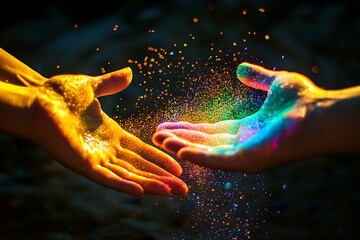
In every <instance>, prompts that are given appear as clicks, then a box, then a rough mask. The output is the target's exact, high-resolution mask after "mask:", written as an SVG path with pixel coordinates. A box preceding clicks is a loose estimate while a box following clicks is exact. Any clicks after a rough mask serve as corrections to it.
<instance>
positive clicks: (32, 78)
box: [0, 48, 46, 86]
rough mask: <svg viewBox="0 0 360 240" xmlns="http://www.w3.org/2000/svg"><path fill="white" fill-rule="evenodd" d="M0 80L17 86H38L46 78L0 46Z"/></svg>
mask: <svg viewBox="0 0 360 240" xmlns="http://www.w3.org/2000/svg"><path fill="white" fill-rule="evenodd" d="M0 81H1V82H7V83H12V84H15V85H19V86H39V85H42V84H43V83H44V82H45V81H46V78H44V77H43V76H42V75H40V74H39V73H38V72H36V71H34V70H33V69H31V68H30V67H28V66H27V65H26V64H24V63H22V62H21V61H19V60H18V59H16V58H15V57H13V56H12V55H10V54H9V53H7V52H6V51H4V50H3V49H2V48H0Z"/></svg>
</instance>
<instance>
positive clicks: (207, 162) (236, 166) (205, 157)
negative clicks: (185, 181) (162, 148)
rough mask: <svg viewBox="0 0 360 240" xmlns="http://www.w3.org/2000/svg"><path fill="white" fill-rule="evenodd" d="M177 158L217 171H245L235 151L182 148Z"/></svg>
mask: <svg viewBox="0 0 360 240" xmlns="http://www.w3.org/2000/svg"><path fill="white" fill-rule="evenodd" d="M177 156H178V157H179V158H180V159H182V160H185V161H188V162H192V163H194V164H197V165H200V166H204V167H208V168H212V169H217V170H244V169H245V168H244V167H243V162H242V161H241V159H239V158H237V157H236V156H237V155H236V154H234V151H233V150H227V149H223V150H215V151H209V150H208V149H201V148H194V147H185V148H182V149H181V150H180V151H179V152H178V153H177Z"/></svg>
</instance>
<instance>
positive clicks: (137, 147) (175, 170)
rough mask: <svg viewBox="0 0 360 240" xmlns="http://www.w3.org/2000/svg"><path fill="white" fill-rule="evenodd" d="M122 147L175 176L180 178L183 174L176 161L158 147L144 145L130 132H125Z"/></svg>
mask: <svg viewBox="0 0 360 240" xmlns="http://www.w3.org/2000/svg"><path fill="white" fill-rule="evenodd" d="M121 146H122V147H123V148H126V149H129V150H130V151H132V152H135V153H136V154H138V155H140V156H141V157H143V158H144V159H146V160H147V161H149V162H152V163H154V164H156V165H158V166H160V167H161V168H163V169H165V170H166V171H168V172H170V173H172V174H174V175H175V176H180V175H181V173H182V168H181V166H180V164H179V163H178V162H177V161H175V159H173V158H172V157H171V156H169V155H168V154H166V153H164V152H163V151H161V150H159V149H157V148H156V147H154V146H151V145H149V144H146V143H144V142H143V141H141V140H140V139H139V138H137V137H136V136H134V135H132V134H131V133H129V132H124V134H123V136H122V138H121Z"/></svg>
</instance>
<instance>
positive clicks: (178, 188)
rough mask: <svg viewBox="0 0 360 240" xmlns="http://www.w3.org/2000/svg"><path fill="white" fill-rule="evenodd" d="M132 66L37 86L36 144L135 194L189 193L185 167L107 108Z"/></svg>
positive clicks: (72, 165) (127, 79)
mask: <svg viewBox="0 0 360 240" xmlns="http://www.w3.org/2000/svg"><path fill="white" fill-rule="evenodd" d="M131 80H132V72H131V69H130V68H124V69H121V70H118V71H115V72H111V73H108V74H104V75H102V76H96V77H92V76H87V75H58V76H54V77H51V78H50V79H48V80H47V81H46V82H45V83H44V84H43V85H41V86H39V87H37V88H38V93H37V95H36V98H35V100H34V102H33V104H32V108H33V110H34V111H35V115H34V116H35V117H34V125H33V126H32V127H33V128H34V129H38V131H37V132H36V133H34V134H31V135H32V136H34V137H33V139H32V140H33V141H34V142H36V143H37V144H38V145H40V146H42V147H43V148H44V149H45V150H46V151H48V152H49V153H50V154H51V155H52V156H54V158H55V159H56V160H58V161H59V162H60V163H62V164H63V165H64V166H66V167H67V168H69V169H71V170H73V171H75V172H77V173H79V174H82V175H84V176H86V177H87V178H89V179H91V180H93V181H95V182H97V183H99V184H102V185H104V186H106V187H109V188H112V189H114V190H117V191H120V192H124V193H129V194H133V195H143V194H147V193H148V194H156V195H165V196H167V195H170V194H171V193H172V194H177V195H185V194H186V193H187V186H186V184H185V183H184V182H183V181H181V180H180V179H179V178H178V177H177V176H179V175H180V174H181V171H182V170H181V167H180V165H179V164H178V163H177V162H176V161H175V160H174V159H173V158H171V157H170V156H169V155H167V154H165V153H164V152H162V151H160V150H158V149H157V148H155V147H153V146H151V145H148V144H146V143H144V142H143V141H141V140H140V139H138V138H137V137H136V136H134V135H132V134H130V133H129V132H126V131H125V130H124V129H122V128H121V127H120V126H119V124H118V123H116V122H115V121H114V120H113V119H111V118H110V117H109V116H107V115H106V114H105V113H104V112H103V111H102V110H101V106H100V103H99V101H98V99H97V97H100V96H104V95H109V94H113V93H116V92H119V91H122V90H123V89H125V88H126V87H127V86H128V85H129V84H130V82H131Z"/></svg>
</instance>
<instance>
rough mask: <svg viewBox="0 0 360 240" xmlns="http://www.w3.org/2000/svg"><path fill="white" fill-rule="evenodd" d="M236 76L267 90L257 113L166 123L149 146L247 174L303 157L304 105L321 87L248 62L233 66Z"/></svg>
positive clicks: (305, 146) (161, 125)
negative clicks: (219, 119) (213, 119)
mask: <svg viewBox="0 0 360 240" xmlns="http://www.w3.org/2000/svg"><path fill="white" fill-rule="evenodd" d="M237 76H238V78H239V79H240V80H241V81H242V82H243V83H244V84H246V85H248V86H250V87H253V88H256V89H260V90H264V91H268V96H267V99H266V100H265V102H264V104H263V105H262V107H261V108H260V109H259V111H257V112H256V113H255V114H253V115H250V116H248V117H245V118H243V119H237V120H226V121H221V122H217V123H198V124H191V123H188V122H165V123H162V124H160V125H159V126H158V127H157V131H156V133H155V134H154V135H153V142H154V144H156V145H158V146H160V147H162V148H163V149H164V150H166V151H168V152H171V153H175V154H177V156H178V157H179V158H180V159H183V160H187V161H190V162H193V163H196V164H199V165H202V166H206V167H210V168H215V169H222V170H241V171H244V172H250V173H257V172H260V171H263V170H266V169H268V168H270V167H272V166H275V165H279V164H282V163H285V162H289V161H294V160H297V159H300V158H303V157H306V156H304V155H305V154H306V153H308V152H309V151H305V149H306V148H311V146H309V145H308V144H307V143H306V141H305V140H304V139H305V136H306V134H308V133H307V132H305V131H304V129H307V128H305V127H304V126H305V125H306V124H309V123H308V122H307V118H306V115H307V114H308V112H307V111H308V110H307V109H308V107H309V105H311V104H315V103H316V102H317V101H319V99H320V98H319V97H320V96H321V95H322V94H323V93H324V91H323V90H322V89H320V88H318V87H317V86H315V85H314V84H313V83H312V82H311V80H310V79H308V78H306V77H305V76H303V75H301V74H299V73H293V72H287V71H271V70H267V69H265V68H263V67H260V66H257V65H253V64H249V63H242V64H240V65H239V66H238V69H237ZM300 146H301V147H300Z"/></svg>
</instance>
